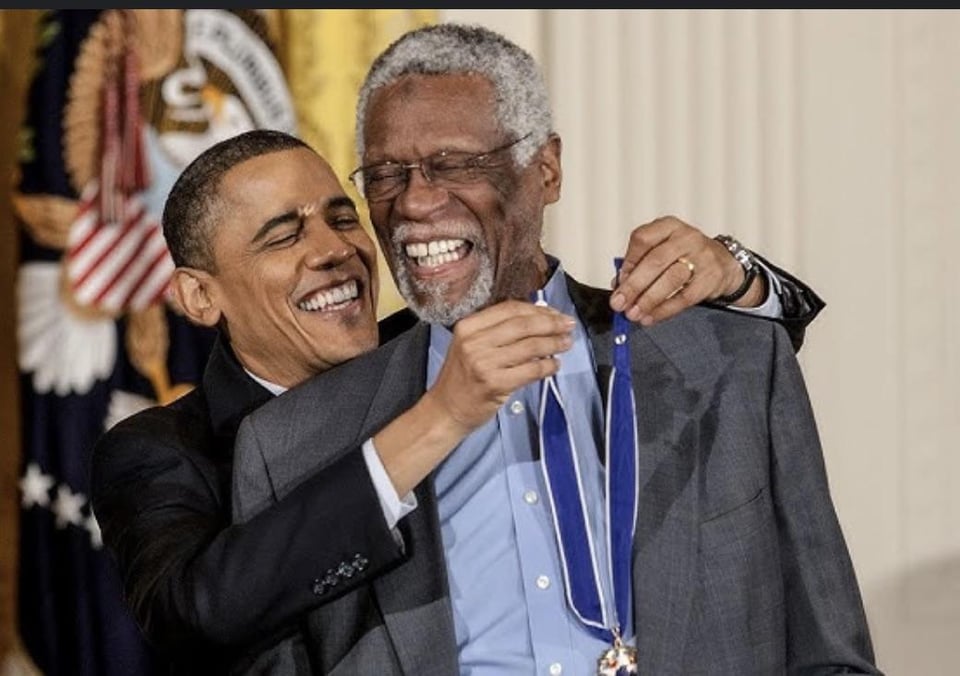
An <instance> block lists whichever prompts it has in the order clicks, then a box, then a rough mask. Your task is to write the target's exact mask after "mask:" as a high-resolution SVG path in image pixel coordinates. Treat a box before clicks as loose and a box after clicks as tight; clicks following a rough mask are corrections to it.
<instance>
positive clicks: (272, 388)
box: [243, 368, 287, 396]
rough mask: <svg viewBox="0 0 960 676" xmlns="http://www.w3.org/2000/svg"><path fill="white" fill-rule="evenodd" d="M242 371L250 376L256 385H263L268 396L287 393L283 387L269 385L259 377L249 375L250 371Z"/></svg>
mask: <svg viewBox="0 0 960 676" xmlns="http://www.w3.org/2000/svg"><path fill="white" fill-rule="evenodd" d="M243 370H244V371H246V372H247V375H248V376H250V377H251V378H253V379H254V380H256V381H257V382H258V383H260V384H261V385H263V387H264V389H266V390H267V391H268V392H269V393H270V394H272V395H274V396H279V395H281V394H283V393H284V392H286V391H287V388H286V387H284V386H283V385H277V384H276V383H271V382H270V381H269V380H265V379H263V378H261V377H260V376H258V375H256V374H254V373H251V372H250V370H249V369H247V368H244V369H243Z"/></svg>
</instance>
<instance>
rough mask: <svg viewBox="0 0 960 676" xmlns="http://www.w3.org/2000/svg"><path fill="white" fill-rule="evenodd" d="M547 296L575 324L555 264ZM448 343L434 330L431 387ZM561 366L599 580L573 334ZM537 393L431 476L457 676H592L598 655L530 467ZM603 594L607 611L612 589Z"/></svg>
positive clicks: (587, 350) (581, 377) (591, 423)
mask: <svg viewBox="0 0 960 676" xmlns="http://www.w3.org/2000/svg"><path fill="white" fill-rule="evenodd" d="M544 291H545V296H546V300H547V303H548V304H549V305H551V306H552V307H554V308H556V309H558V310H560V311H561V312H564V313H566V314H569V315H571V316H573V317H576V316H577V313H576V311H575V310H574V307H573V303H572V302H571V300H570V297H569V295H568V293H567V287H566V283H565V281H564V276H563V271H562V269H561V268H560V266H559V264H558V265H557V267H556V270H555V272H554V274H553V275H552V276H551V278H550V280H549V282H548V284H547V285H546V287H545V289H544ZM451 339H452V334H451V333H450V332H449V331H448V330H447V329H445V328H443V327H441V326H433V327H431V334H430V355H429V362H428V370H427V382H428V386H430V385H432V384H433V382H434V380H435V379H436V376H437V374H438V373H439V371H440V367H441V366H442V364H443V360H444V357H445V355H446V351H447V348H448V347H449V345H450V341H451ZM560 362H561V367H560V372H559V375H558V377H557V382H558V385H559V387H560V392H561V396H562V397H563V400H564V403H565V407H566V411H567V413H568V416H569V418H570V424H571V428H572V432H573V436H574V442H575V445H576V450H577V453H578V456H579V462H580V467H581V469H582V470H583V473H584V477H583V485H584V491H585V494H586V504H587V506H588V509H589V512H590V514H591V518H592V522H591V527H592V529H593V535H594V542H595V543H596V544H597V546H598V556H600V557H602V558H600V563H601V570H606V568H607V567H606V563H605V562H606V555H607V554H606V548H605V540H606V539H605V538H604V537H603V536H602V535H603V528H604V524H603V523H602V521H601V516H602V515H603V513H604V508H603V499H604V496H603V466H602V465H601V463H600V459H599V455H598V450H597V449H598V447H600V446H598V445H599V444H602V443H603V440H602V429H603V426H602V420H603V415H602V405H601V399H600V389H599V386H598V383H597V380H596V376H595V370H594V361H593V354H592V350H591V346H590V342H589V339H588V338H587V335H586V332H585V330H584V327H583V326H582V325H581V324H579V323H578V325H577V326H576V327H575V329H574V333H573V347H572V348H571V349H570V350H569V351H568V352H565V353H563V354H562V355H560ZM540 388H541V383H540V382H537V383H533V384H531V385H528V386H526V387H524V388H522V389H520V390H517V391H516V392H514V393H513V394H512V396H510V398H509V399H508V400H507V403H506V404H505V405H504V406H502V407H501V408H500V410H499V411H498V412H497V415H496V417H495V418H493V419H492V420H490V421H489V422H488V423H487V424H485V425H483V426H482V427H480V428H479V429H477V430H476V431H475V432H474V433H472V434H471V435H470V436H469V437H467V439H465V440H464V441H463V442H462V443H461V444H460V445H459V446H458V447H457V449H456V450H454V451H453V452H452V453H451V454H450V455H449V456H448V457H447V459H446V460H445V461H444V462H443V463H442V464H441V465H440V466H439V468H438V469H437V471H436V474H435V480H434V483H435V486H436V491H437V497H438V503H439V512H440V525H441V531H442V536H443V545H444V551H445V552H446V558H447V573H448V578H449V581H450V596H451V601H452V604H453V614H454V624H455V630H456V636H457V644H458V649H459V655H460V672H461V674H471V675H473V676H483V675H489V676H510V675H511V674H517V675H520V674H522V675H523V676H529V675H530V674H549V675H552V676H556V675H557V674H590V673H595V672H596V662H597V658H599V657H600V655H601V654H602V652H603V651H604V649H605V648H606V647H607V644H606V643H605V642H604V641H602V640H600V639H597V638H594V637H593V636H592V635H591V634H590V633H589V632H588V631H587V630H586V628H585V627H584V626H582V625H581V624H580V622H579V621H578V620H577V618H576V616H575V615H574V614H573V612H572V611H571V610H570V608H569V607H568V605H567V600H566V595H565V589H564V579H563V573H562V570H561V565H560V558H559V553H558V548H557V539H556V536H555V531H554V525H553V520H552V514H551V509H550V503H549V497H548V494H547V491H546V485H545V482H544V478H543V474H542V469H541V464H540V462H539V460H538V458H537V457H536V456H535V453H538V452H539V441H538V426H537V415H538V411H539V402H540ZM603 583H604V585H605V593H604V596H605V598H606V599H607V600H608V605H609V602H610V600H611V596H610V592H609V588H610V583H609V580H606V579H604V580H603ZM626 621H627V622H629V618H627V620H626ZM625 634H626V635H628V636H629V631H626V632H625Z"/></svg>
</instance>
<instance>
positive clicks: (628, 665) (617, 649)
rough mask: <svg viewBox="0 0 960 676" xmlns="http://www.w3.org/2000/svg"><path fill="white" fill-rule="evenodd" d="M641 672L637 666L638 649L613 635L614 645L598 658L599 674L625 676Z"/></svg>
mask: <svg viewBox="0 0 960 676" xmlns="http://www.w3.org/2000/svg"><path fill="white" fill-rule="evenodd" d="M637 673H640V672H639V670H638V667H637V649H636V648H634V647H633V646H632V645H627V644H626V643H624V642H623V641H622V640H621V639H620V634H619V633H616V632H615V633H614V635H613V645H612V646H610V647H609V648H607V650H606V651H605V652H604V653H603V655H601V656H600V659H599V660H597V676H623V675H624V674H637Z"/></svg>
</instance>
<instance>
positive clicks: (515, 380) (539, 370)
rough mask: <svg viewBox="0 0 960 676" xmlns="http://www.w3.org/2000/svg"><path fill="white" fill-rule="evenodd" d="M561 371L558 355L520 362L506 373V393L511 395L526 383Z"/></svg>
mask: <svg viewBox="0 0 960 676" xmlns="http://www.w3.org/2000/svg"><path fill="white" fill-rule="evenodd" d="M559 371H560V360H559V359H558V358H556V357H544V358H543V359H534V360H531V361H527V362H523V363H522V364H518V365H517V366H514V367H513V368H511V369H510V370H509V371H508V372H507V373H506V374H505V379H504V383H503V386H504V394H505V395H509V394H510V393H511V392H514V391H516V390H518V389H520V388H521V387H523V386H524V385H529V384H530V383H535V382H537V381H538V380H543V379H544V378H546V377H547V376H552V375H556V374H557V373H558V372H559Z"/></svg>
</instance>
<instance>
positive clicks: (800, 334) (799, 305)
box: [757, 256, 826, 352]
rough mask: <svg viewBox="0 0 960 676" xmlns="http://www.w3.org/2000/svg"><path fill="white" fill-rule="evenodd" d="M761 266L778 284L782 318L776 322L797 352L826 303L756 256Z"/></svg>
mask: <svg viewBox="0 0 960 676" xmlns="http://www.w3.org/2000/svg"><path fill="white" fill-rule="evenodd" d="M757 258H759V259H760V260H761V261H763V264H764V265H766V266H767V267H768V268H769V269H770V271H771V272H773V273H774V274H775V275H776V277H777V280H778V281H779V282H780V293H779V296H780V304H781V305H782V307H783V317H781V318H780V319H779V320H778V321H779V322H780V323H781V324H783V327H784V328H785V329H786V330H787V334H788V335H789V336H790V343H791V344H792V345H793V350H794V352H799V351H800V348H801V347H802V346H803V338H804V335H805V334H806V330H807V325H809V324H810V322H812V321H813V320H814V318H816V316H817V315H818V314H820V311H821V310H822V309H823V308H824V307H825V306H826V303H824V302H823V300H822V299H821V298H820V296H818V295H817V294H816V292H814V290H813V289H811V288H810V287H809V286H807V285H806V284H804V283H803V282H802V281H800V280H799V279H797V278H796V277H794V276H793V275H791V274H790V273H788V272H786V271H785V270H783V269H781V268H779V267H777V266H776V265H773V264H772V263H771V262H770V261H768V260H766V259H765V258H763V257H762V256H757Z"/></svg>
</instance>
